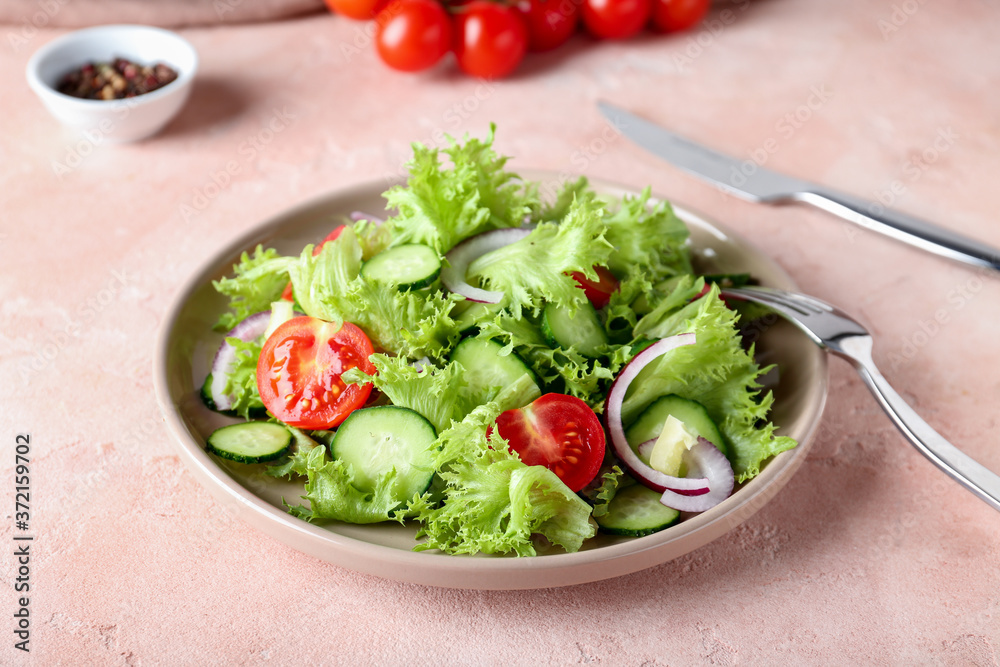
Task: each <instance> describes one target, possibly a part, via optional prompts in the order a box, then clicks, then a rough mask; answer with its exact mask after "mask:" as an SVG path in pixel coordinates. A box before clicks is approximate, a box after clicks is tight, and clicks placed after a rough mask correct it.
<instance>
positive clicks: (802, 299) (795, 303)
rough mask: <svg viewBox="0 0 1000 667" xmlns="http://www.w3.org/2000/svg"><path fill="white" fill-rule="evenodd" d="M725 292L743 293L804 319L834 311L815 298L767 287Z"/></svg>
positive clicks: (831, 307) (828, 305)
mask: <svg viewBox="0 0 1000 667" xmlns="http://www.w3.org/2000/svg"><path fill="white" fill-rule="evenodd" d="M727 291H729V292H731V293H733V294H739V293H743V294H745V295H746V296H748V297H750V298H752V299H759V300H761V301H764V302H766V303H767V304H769V305H772V306H775V305H780V306H784V307H785V308H788V309H790V310H793V311H795V312H796V313H799V314H800V315H803V316H806V317H808V316H810V315H818V314H820V313H824V312H825V313H832V312H833V311H834V309H833V306H831V305H830V304H828V303H826V302H824V301H820V300H819V299H817V298H815V297H811V296H806V295H804V294H796V293H793V292H784V291H781V290H774V289H770V288H767V287H750V288H745V287H744V288H740V289H734V290H727Z"/></svg>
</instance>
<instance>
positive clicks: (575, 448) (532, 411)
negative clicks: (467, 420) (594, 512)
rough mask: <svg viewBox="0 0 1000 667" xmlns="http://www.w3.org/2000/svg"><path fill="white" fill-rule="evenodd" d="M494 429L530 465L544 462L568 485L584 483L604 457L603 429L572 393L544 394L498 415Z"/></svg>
mask: <svg viewBox="0 0 1000 667" xmlns="http://www.w3.org/2000/svg"><path fill="white" fill-rule="evenodd" d="M497 431H498V432H499V433H500V435H501V437H503V438H504V439H505V440H506V441H507V442H508V443H510V448H511V449H512V450H514V451H515V452H517V453H518V455H520V457H521V460H522V461H523V462H524V463H525V464H527V465H529V466H536V465H538V466H545V467H546V468H548V469H549V470H551V471H552V472H554V473H555V474H556V476H558V477H559V479H561V480H562V481H563V483H565V484H566V486H568V487H569V488H570V490H571V491H579V490H580V489H582V488H583V487H585V486H587V484H589V483H590V481H591V480H593V479H594V477H596V476H597V472H598V471H599V470H600V469H601V463H602V462H603V461H604V429H602V428H601V422H600V421H599V420H598V419H597V415H595V414H594V411H593V410H591V409H590V407H589V406H588V405H587V404H586V403H584V402H583V401H581V400H580V399H579V398H575V397H573V396H566V395H564V394H545V395H544V396H542V397H541V398H538V399H535V401H534V402H532V403H530V404H528V405H526V406H524V407H523V408H519V409H517V410H507V411H506V412H504V413H502V414H501V415H500V416H499V417H497Z"/></svg>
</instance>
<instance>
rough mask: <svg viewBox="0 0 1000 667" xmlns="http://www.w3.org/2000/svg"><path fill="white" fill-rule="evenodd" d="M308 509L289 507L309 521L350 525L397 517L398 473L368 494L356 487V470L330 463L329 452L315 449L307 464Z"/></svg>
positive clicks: (384, 478) (391, 473) (392, 472)
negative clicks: (395, 491)
mask: <svg viewBox="0 0 1000 667" xmlns="http://www.w3.org/2000/svg"><path fill="white" fill-rule="evenodd" d="M305 470H306V475H308V480H307V481H306V486H305V491H306V494H305V495H304V496H302V497H303V498H304V499H306V500H308V501H309V507H306V506H305V505H288V511H289V513H290V514H292V515H294V516H297V517H299V518H300V519H304V520H306V521H315V520H317V519H335V520H337V521H346V522H348V523H378V522H380V521H389V520H391V519H394V518H396V517H395V516H393V514H394V512H395V510H396V509H398V507H399V501H397V500H395V499H394V498H393V486H394V484H395V481H396V471H395V469H392V470H390V471H389V472H388V473H386V474H384V475H382V476H381V477H379V479H378V480H377V481H376V484H375V490H374V491H373V492H371V493H365V492H364V491H360V490H358V488H357V487H355V486H354V485H353V483H352V482H353V481H354V473H353V471H352V469H351V468H350V467H349V466H347V465H346V464H345V463H344V462H343V461H341V460H339V459H334V460H332V461H331V460H327V457H326V448H325V447H315V448H313V449H312V450H311V451H310V452H309V454H308V455H307V456H306V461H305Z"/></svg>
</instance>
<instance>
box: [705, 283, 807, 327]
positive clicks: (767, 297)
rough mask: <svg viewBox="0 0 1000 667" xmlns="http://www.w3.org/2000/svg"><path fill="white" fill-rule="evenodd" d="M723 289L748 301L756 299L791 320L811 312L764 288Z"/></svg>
mask: <svg viewBox="0 0 1000 667" xmlns="http://www.w3.org/2000/svg"><path fill="white" fill-rule="evenodd" d="M723 291H724V292H725V293H726V294H730V295H732V296H735V297H742V298H744V299H746V300H748V301H757V302H759V303H763V304H766V305H768V306H770V307H771V308H773V309H774V310H777V311H779V312H781V313H783V314H784V315H786V316H787V317H789V318H791V319H793V320H798V319H801V318H802V317H807V316H809V315H810V314H811V313H810V311H807V310H805V309H803V308H801V307H800V306H798V305H797V304H795V303H793V302H790V301H789V300H787V299H782V298H781V297H782V296H783V295H781V294H779V293H777V292H774V291H772V290H769V289H766V288H760V287H752V288H746V287H740V288H733V289H725V290H723Z"/></svg>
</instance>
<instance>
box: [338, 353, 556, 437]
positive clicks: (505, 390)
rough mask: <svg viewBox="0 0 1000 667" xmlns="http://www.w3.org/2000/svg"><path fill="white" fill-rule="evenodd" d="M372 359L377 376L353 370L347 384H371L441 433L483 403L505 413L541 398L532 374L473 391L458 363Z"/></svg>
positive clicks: (347, 374) (374, 356)
mask: <svg viewBox="0 0 1000 667" xmlns="http://www.w3.org/2000/svg"><path fill="white" fill-rule="evenodd" d="M369 359H371V361H372V363H373V364H374V365H375V368H376V370H377V371H378V372H377V373H376V374H375V375H371V376H370V375H368V374H366V373H365V372H364V371H362V370H361V369H360V368H352V369H351V370H349V371H347V372H346V373H344V375H343V376H342V378H343V380H344V382H352V383H357V384H363V383H366V382H370V383H372V384H373V385H374V386H375V388H376V389H378V390H379V391H381V392H382V393H384V394H385V395H386V396H387V397H388V398H389V400H390V401H392V404H393V405H398V406H402V407H404V408H409V409H411V410H413V411H414V412H418V413H420V414H421V415H422V416H423V417H424V418H425V419H427V421H429V422H430V423H431V424H433V425H434V428H435V429H436V430H437V432H438V433H440V432H441V431H443V430H445V429H447V428H448V427H449V426H451V423H452V421H461V420H462V418H463V417H465V415H467V414H469V413H470V412H471V411H472V410H473V409H474V408H475V407H476V406H478V405H482V404H483V403H489V402H495V403H497V405H498V406H499V408H500V410H501V411H503V410H508V409H510V408H519V407H521V406H523V405H526V404H527V403H530V402H531V401H533V400H534V399H535V398H538V397H539V396H541V393H540V391H539V389H538V386H537V385H536V384H535V381H534V378H532V377H531V374H530V373H525V374H524V375H522V376H521V377H520V378H518V379H517V380H515V381H514V382H512V383H510V384H509V385H507V386H506V387H489V388H479V389H477V390H475V391H474V390H473V389H471V388H470V387H469V386H468V384H467V383H466V382H465V379H464V373H465V369H463V368H462V365H461V364H459V363H458V362H454V361H451V362H448V363H447V364H445V365H444V366H443V367H441V368H437V367H435V366H432V365H430V364H424V365H422V367H421V368H420V369H419V370H418V369H417V368H414V367H413V366H412V365H410V363H409V362H408V361H407V360H406V359H405V358H403V357H389V356H386V355H384V354H373V355H371V356H370V357H369Z"/></svg>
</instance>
